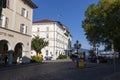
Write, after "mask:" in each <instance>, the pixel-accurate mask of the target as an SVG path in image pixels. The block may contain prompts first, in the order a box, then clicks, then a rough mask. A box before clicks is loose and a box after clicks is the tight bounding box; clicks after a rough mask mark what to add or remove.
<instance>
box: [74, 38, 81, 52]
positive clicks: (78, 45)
mask: <svg viewBox="0 0 120 80" xmlns="http://www.w3.org/2000/svg"><path fill="white" fill-rule="evenodd" d="M80 47H81V44H80V43H79V41H78V40H77V41H76V43H75V44H74V48H75V49H76V50H77V54H78V50H79V49H80Z"/></svg>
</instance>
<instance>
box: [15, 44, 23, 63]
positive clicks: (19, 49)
mask: <svg viewBox="0 0 120 80" xmlns="http://www.w3.org/2000/svg"><path fill="white" fill-rule="evenodd" d="M22 45H23V44H22V43H17V44H16V46H15V48H14V54H13V63H15V64H16V63H21V61H22V50H23V48H22Z"/></svg>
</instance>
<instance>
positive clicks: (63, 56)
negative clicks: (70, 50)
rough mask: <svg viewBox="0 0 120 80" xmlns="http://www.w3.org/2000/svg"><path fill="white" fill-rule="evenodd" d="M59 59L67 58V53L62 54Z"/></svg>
mask: <svg viewBox="0 0 120 80" xmlns="http://www.w3.org/2000/svg"><path fill="white" fill-rule="evenodd" d="M57 59H67V55H65V54H64V55H63V54H60V55H59V56H58V58H57Z"/></svg>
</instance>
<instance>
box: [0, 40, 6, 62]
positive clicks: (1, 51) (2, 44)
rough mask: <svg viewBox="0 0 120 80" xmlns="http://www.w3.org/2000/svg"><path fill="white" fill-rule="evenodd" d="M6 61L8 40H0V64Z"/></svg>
mask: <svg viewBox="0 0 120 80" xmlns="http://www.w3.org/2000/svg"><path fill="white" fill-rule="evenodd" d="M7 63H8V41H7V40H0V64H7Z"/></svg>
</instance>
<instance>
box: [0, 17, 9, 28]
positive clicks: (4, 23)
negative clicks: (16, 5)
mask: <svg viewBox="0 0 120 80" xmlns="http://www.w3.org/2000/svg"><path fill="white" fill-rule="evenodd" d="M8 21H9V19H8V18H7V17H6V16H4V15H2V16H1V18H0V27H4V28H8Z"/></svg>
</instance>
